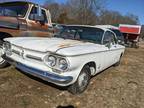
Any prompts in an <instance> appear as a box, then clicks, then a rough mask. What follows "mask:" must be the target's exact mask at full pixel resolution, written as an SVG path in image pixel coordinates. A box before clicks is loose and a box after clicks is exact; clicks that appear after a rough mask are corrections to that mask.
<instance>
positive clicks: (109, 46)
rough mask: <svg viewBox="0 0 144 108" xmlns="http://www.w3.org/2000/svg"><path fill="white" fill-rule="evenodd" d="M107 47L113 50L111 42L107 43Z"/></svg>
mask: <svg viewBox="0 0 144 108" xmlns="http://www.w3.org/2000/svg"><path fill="white" fill-rule="evenodd" d="M105 46H106V47H108V48H109V49H110V48H111V42H110V41H109V42H107V43H106V44H105Z"/></svg>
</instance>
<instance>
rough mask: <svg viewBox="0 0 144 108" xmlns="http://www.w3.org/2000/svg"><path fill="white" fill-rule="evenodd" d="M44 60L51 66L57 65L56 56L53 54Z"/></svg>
mask: <svg viewBox="0 0 144 108" xmlns="http://www.w3.org/2000/svg"><path fill="white" fill-rule="evenodd" d="M44 61H45V63H46V64H47V65H48V66H50V67H54V66H55V65H56V57H54V56H52V55H50V56H47V57H45V59H44Z"/></svg>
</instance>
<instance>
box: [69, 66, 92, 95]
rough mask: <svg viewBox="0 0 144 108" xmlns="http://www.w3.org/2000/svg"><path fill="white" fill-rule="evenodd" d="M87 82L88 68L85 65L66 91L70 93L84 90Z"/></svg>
mask: <svg viewBox="0 0 144 108" xmlns="http://www.w3.org/2000/svg"><path fill="white" fill-rule="evenodd" d="M89 82H90V68H89V66H85V67H84V68H83V69H82V70H81V72H80V75H79V76H78V79H77V81H76V82H75V83H74V84H72V85H71V86H70V87H69V88H68V91H69V92H70V93H72V94H80V93H82V92H84V91H85V90H86V88H87V86H88V84H89Z"/></svg>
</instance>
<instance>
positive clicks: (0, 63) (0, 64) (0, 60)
mask: <svg viewBox="0 0 144 108" xmlns="http://www.w3.org/2000/svg"><path fill="white" fill-rule="evenodd" d="M2 45H3V41H2V40H0V68H4V67H7V66H8V65H9V64H8V63H7V62H6V61H5V60H4V59H3V58H2V55H3V49H2Z"/></svg>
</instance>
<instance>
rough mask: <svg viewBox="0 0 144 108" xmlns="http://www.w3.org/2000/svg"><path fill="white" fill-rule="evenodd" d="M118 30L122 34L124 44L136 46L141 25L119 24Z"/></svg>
mask: <svg viewBox="0 0 144 108" xmlns="http://www.w3.org/2000/svg"><path fill="white" fill-rule="evenodd" d="M119 30H120V31H121V32H122V33H123V35H124V40H125V44H127V45H128V46H131V47H138V42H139V37H140V32H141V26H140V25H126V24H120V25H119Z"/></svg>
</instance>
